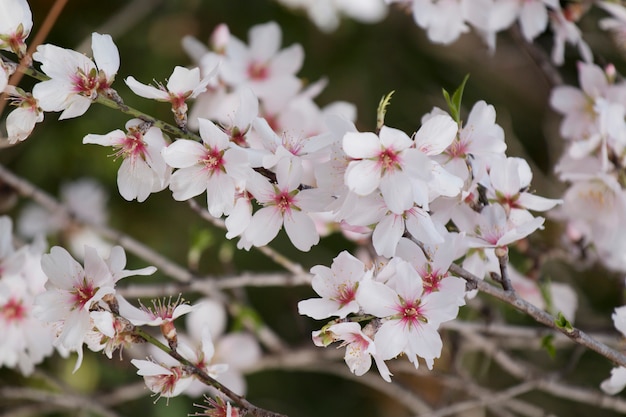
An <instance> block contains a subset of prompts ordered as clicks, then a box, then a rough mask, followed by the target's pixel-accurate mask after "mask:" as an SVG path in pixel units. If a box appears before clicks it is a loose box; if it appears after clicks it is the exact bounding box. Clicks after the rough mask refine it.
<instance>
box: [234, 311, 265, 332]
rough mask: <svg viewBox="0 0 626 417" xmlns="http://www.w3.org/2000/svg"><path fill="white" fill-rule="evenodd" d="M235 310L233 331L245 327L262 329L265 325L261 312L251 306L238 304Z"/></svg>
mask: <svg viewBox="0 0 626 417" xmlns="http://www.w3.org/2000/svg"><path fill="white" fill-rule="evenodd" d="M235 310H236V311H235V312H234V314H235V317H234V320H233V324H232V327H231V330H232V331H237V330H243V329H249V328H253V329H260V328H261V327H263V319H262V318H261V316H260V315H259V313H258V312H257V311H256V310H254V309H253V308H251V307H247V306H244V305H238V306H237V308H236V309H235Z"/></svg>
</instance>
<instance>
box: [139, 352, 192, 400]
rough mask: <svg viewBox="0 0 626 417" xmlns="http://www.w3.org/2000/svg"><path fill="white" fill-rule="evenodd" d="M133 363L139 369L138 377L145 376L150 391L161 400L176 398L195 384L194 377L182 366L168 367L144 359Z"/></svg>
mask: <svg viewBox="0 0 626 417" xmlns="http://www.w3.org/2000/svg"><path fill="white" fill-rule="evenodd" d="M131 363H132V364H133V365H135V366H136V367H137V375H141V376H143V380H144V382H145V383H146V386H147V387H148V389H149V390H150V391H152V392H154V393H155V394H157V395H158V396H159V398H161V397H165V398H171V397H176V396H177V395H180V394H181V393H182V392H183V391H184V390H185V389H187V387H189V385H190V384H191V383H192V382H193V377H192V375H189V374H187V373H186V372H185V371H184V369H183V368H182V367H181V366H180V365H177V366H167V365H164V364H160V363H156V362H153V361H150V360H143V359H133V360H131Z"/></svg>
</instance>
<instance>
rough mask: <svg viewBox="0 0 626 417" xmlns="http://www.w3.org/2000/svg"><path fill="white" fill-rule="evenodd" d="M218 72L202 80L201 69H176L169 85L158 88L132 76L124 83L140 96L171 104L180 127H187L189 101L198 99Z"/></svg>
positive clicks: (168, 82) (213, 71) (210, 73)
mask: <svg viewBox="0 0 626 417" xmlns="http://www.w3.org/2000/svg"><path fill="white" fill-rule="evenodd" d="M216 70H217V67H215V68H213V70H212V71H210V72H209V73H208V74H207V75H206V76H204V77H202V78H201V77H200V68H192V69H188V68H185V67H175V68H174V72H172V75H170V78H169V80H168V81H167V85H166V86H164V85H162V84H158V88H157V87H153V86H151V85H146V84H142V83H140V82H139V81H137V80H136V79H135V78H134V77H132V76H130V77H127V78H126V79H125V80H124V82H126V85H128V87H129V88H130V89H131V90H132V91H133V93H135V94H137V95H138V96H141V97H145V98H150V99H153V100H157V101H167V102H170V103H171V104H172V112H174V115H175V116H176V121H177V122H178V123H179V125H185V124H186V122H187V100H188V99H192V98H196V97H198V95H200V93H203V92H204V91H206V88H207V85H208V84H209V82H210V81H211V79H212V78H213V76H214V74H215V72H216Z"/></svg>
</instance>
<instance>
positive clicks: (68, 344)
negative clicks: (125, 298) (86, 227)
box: [35, 246, 115, 371]
mask: <svg viewBox="0 0 626 417" xmlns="http://www.w3.org/2000/svg"><path fill="white" fill-rule="evenodd" d="M41 267H42V268H43V271H44V272H45V274H46V275H47V276H48V280H49V281H48V282H47V283H46V290H47V291H46V292H44V293H42V294H40V295H39V296H38V297H37V298H36V300H35V303H36V305H37V306H36V310H35V315H36V317H38V318H39V319H40V320H42V321H46V322H51V323H55V322H57V323H58V328H59V330H60V334H59V335H58V339H57V340H56V341H55V345H59V346H61V347H62V348H64V349H67V350H68V351H77V352H78V360H77V362H76V366H75V368H74V371H76V370H77V369H78V368H79V367H80V365H81V362H82V358H83V348H82V345H83V342H84V340H85V336H86V335H87V332H88V331H90V330H91V328H92V327H93V325H92V323H91V318H90V317H89V312H90V309H91V308H93V307H94V306H96V305H100V304H101V303H103V298H104V297H105V296H107V295H113V294H115V288H114V286H115V281H114V279H113V274H111V271H110V270H109V268H108V267H107V265H106V263H105V262H104V260H103V259H102V258H101V257H100V256H98V254H97V253H96V251H95V249H93V248H90V247H86V248H85V268H84V269H83V267H82V266H81V265H80V264H79V263H78V262H76V261H75V260H74V259H73V258H72V256H71V255H70V254H69V253H68V252H67V251H66V250H65V249H63V248H61V247H59V246H55V247H53V248H52V249H51V250H50V254H46V255H43V256H42V258H41Z"/></svg>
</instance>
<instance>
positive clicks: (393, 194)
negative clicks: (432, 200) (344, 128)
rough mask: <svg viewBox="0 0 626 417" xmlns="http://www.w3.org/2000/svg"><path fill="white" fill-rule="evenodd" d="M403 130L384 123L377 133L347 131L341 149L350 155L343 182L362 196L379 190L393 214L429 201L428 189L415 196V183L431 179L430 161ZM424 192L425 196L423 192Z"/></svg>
mask: <svg viewBox="0 0 626 417" xmlns="http://www.w3.org/2000/svg"><path fill="white" fill-rule="evenodd" d="M413 145H414V142H413V141H412V140H411V138H409V137H408V136H407V135H406V134H405V133H404V132H402V131H400V130H397V129H393V128H390V127H387V126H383V127H382V129H381V130H380V135H376V134H374V133H369V132H368V133H357V132H348V133H346V134H345V136H344V137H343V149H344V151H345V153H346V154H347V155H348V156H349V157H351V158H353V159H354V160H353V161H351V162H350V163H349V165H348V168H347V169H346V173H345V183H346V185H347V186H348V187H349V188H350V190H351V191H353V192H355V193H356V194H359V195H362V196H365V195H368V194H371V193H373V192H374V191H375V190H376V189H378V188H380V191H381V193H382V195H383V198H384V199H385V203H386V204H387V206H388V207H389V209H390V210H391V211H393V212H394V213H403V212H404V211H405V210H408V209H409V208H411V207H412V206H413V204H414V202H416V203H417V204H419V205H422V204H424V205H427V204H428V195H427V192H423V193H420V195H414V189H415V188H416V187H415V186H414V183H416V182H423V183H424V184H426V182H427V181H428V179H430V175H431V171H430V166H431V161H430V159H428V157H427V156H426V155H425V154H424V153H423V152H421V151H420V150H418V149H415V148H414V147H413ZM424 194H425V195H424Z"/></svg>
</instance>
